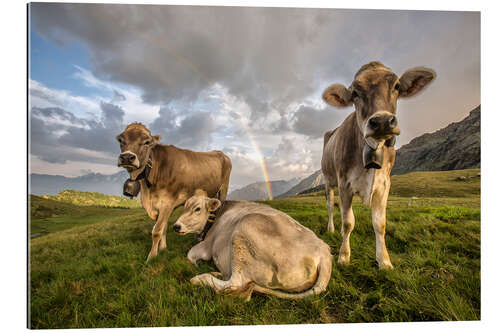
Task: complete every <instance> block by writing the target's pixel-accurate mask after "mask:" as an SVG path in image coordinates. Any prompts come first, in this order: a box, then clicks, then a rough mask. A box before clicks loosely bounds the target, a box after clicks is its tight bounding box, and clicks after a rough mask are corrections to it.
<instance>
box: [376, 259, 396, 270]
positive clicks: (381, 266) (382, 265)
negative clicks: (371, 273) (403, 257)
mask: <svg viewBox="0 0 500 333" xmlns="http://www.w3.org/2000/svg"><path fill="white" fill-rule="evenodd" d="M378 268H379V269H388V270H389V269H394V266H392V264H391V262H390V261H389V262H383V263H380V264H378Z"/></svg>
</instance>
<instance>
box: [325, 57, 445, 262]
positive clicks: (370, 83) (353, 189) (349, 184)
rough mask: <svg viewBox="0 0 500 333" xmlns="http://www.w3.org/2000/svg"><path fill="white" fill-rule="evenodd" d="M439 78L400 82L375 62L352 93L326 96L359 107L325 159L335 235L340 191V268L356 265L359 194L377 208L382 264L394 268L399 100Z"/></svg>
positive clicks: (339, 88)
mask: <svg viewBox="0 0 500 333" xmlns="http://www.w3.org/2000/svg"><path fill="white" fill-rule="evenodd" d="M434 77H435V73H434V71H432V70H430V69H427V68H423V67H417V68H413V69H410V70H408V71H406V72H405V73H404V74H403V75H402V76H401V77H399V78H398V76H397V75H396V74H394V73H393V72H392V70H391V69H390V68H388V67H386V66H384V65H383V64H381V63H380V62H376V61H374V62H370V63H369V64H366V65H364V66H362V67H361V69H360V70H359V71H358V72H357V73H356V75H355V76H354V81H353V82H352V84H351V86H350V87H349V88H346V87H345V86H344V85H342V84H334V85H332V86H330V87H328V88H327V89H326V90H325V91H324V93H323V100H324V101H325V102H326V103H328V104H330V105H332V106H336V107H346V106H350V105H352V104H354V107H355V111H354V112H353V113H351V114H350V115H349V116H348V117H347V118H346V119H345V120H344V122H343V123H342V124H341V125H340V126H339V127H337V128H336V129H335V130H333V131H328V132H326V133H325V137H324V146H323V157H322V160H321V169H322V171H323V175H324V176H325V190H326V197H327V206H328V230H329V231H331V232H333V231H334V226H333V208H334V200H333V187H334V186H338V188H339V196H340V213H341V217H342V230H341V234H342V245H341V247H340V251H339V258H338V262H339V263H341V264H348V263H349V261H350V255H351V249H350V245H349V236H350V234H351V231H352V230H353V229H354V214H353V212H352V198H353V195H354V194H357V195H359V196H360V197H361V199H362V200H363V202H364V203H365V204H366V205H371V207H372V208H371V210H372V224H373V229H374V231H375V237H376V257H377V262H378V265H379V267H380V268H392V264H391V260H390V258H389V254H388V253H387V248H386V246H385V225H386V206H387V197H388V196H389V189H390V186H391V179H390V174H391V170H392V167H393V165H394V160H395V157H396V152H395V150H394V136H395V135H399V133H400V131H399V127H398V124H397V119H396V104H397V99H398V98H399V97H410V96H413V95H415V94H416V93H417V92H419V91H421V90H422V88H424V87H425V86H427V85H428V84H429V83H430V82H431V81H432V80H433V79H434Z"/></svg>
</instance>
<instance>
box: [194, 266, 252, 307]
mask: <svg viewBox="0 0 500 333" xmlns="http://www.w3.org/2000/svg"><path fill="white" fill-rule="evenodd" d="M214 275H218V274H213V273H205V274H200V275H197V276H195V277H194V278H192V279H191V280H190V282H191V283H192V284H194V285H202V286H209V287H210V288H212V289H213V290H214V291H215V292H216V293H218V294H224V295H231V296H236V297H241V298H244V299H245V300H247V301H248V300H249V299H250V297H251V295H252V291H253V283H251V281H250V280H249V279H245V278H243V276H242V275H241V274H238V273H236V272H234V271H233V274H232V275H231V278H230V279H229V280H227V281H224V280H221V279H219V278H217V277H216V276H214Z"/></svg>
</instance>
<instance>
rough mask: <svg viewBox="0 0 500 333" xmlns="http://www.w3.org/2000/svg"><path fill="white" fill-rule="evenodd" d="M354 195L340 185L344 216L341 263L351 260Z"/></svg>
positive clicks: (341, 208) (339, 260) (341, 207)
mask: <svg viewBox="0 0 500 333" xmlns="http://www.w3.org/2000/svg"><path fill="white" fill-rule="evenodd" d="M352 196H353V194H352V193H351V191H349V190H348V189H342V188H341V186H339V197H340V214H341V217H342V230H341V232H340V233H341V234H342V245H341V246H340V251H339V259H338V263H339V264H344V265H347V264H349V261H350V260H351V245H350V243H349V237H350V236H351V232H352V230H353V229H354V213H353V212H352Z"/></svg>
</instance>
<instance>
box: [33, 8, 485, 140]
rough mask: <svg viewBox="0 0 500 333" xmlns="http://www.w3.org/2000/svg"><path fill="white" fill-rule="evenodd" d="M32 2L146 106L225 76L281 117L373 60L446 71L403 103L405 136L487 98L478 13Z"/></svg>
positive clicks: (256, 106)
mask: <svg viewBox="0 0 500 333" xmlns="http://www.w3.org/2000/svg"><path fill="white" fill-rule="evenodd" d="M31 8H32V18H33V23H34V25H35V27H36V29H37V31H38V32H40V33H41V34H42V35H44V36H45V37H47V38H49V39H51V40H53V41H55V42H57V43H60V44H65V43H71V42H73V41H74V40H78V41H80V42H83V43H85V44H86V45H87V47H88V49H89V51H90V53H91V55H92V64H93V69H92V70H93V73H94V75H96V76H97V77H99V78H101V79H106V80H113V81H117V82H123V83H128V84H132V85H134V86H136V87H139V88H141V89H142V91H143V92H144V94H143V99H144V101H146V102H148V103H159V104H167V103H169V102H171V101H172V100H177V101H179V100H183V101H189V102H191V101H192V100H193V99H196V97H197V96H198V94H199V93H200V92H201V91H202V90H203V89H206V88H207V87H209V86H211V85H212V84H213V83H216V82H217V83H219V84H221V85H223V86H225V87H227V88H228V91H229V92H230V93H231V94H233V95H234V96H237V97H240V98H243V100H245V101H246V102H247V103H248V105H249V106H250V107H251V108H252V115H251V119H252V120H254V119H256V118H259V117H265V116H266V114H267V113H269V110H270V107H271V106H272V107H273V108H275V109H277V110H278V111H279V112H280V114H282V115H283V112H284V110H285V109H286V107H287V106H288V105H290V103H293V102H295V103H299V104H300V103H301V102H303V101H304V100H305V99H307V98H311V97H312V98H316V99H317V98H319V96H320V94H321V90H322V89H324V88H326V87H327V86H328V85H329V84H331V83H333V82H341V83H344V84H346V85H349V84H350V82H351V80H352V78H353V76H354V73H355V72H356V71H357V70H358V69H359V67H360V66H361V65H362V64H364V63H367V62H369V61H372V60H380V61H382V62H383V63H385V64H386V65H388V66H389V67H391V68H392V69H393V70H394V71H395V72H396V73H397V74H398V75H401V74H402V73H403V72H404V71H405V70H406V69H408V68H409V67H413V66H417V65H426V66H428V67H431V68H433V69H434V70H436V72H437V73H438V80H436V82H435V83H434V85H433V87H432V91H433V93H426V95H425V97H422V98H419V101H418V103H412V102H408V103H403V108H404V109H405V111H404V114H403V115H402V116H401V120H402V122H401V126H402V130H403V134H402V137H401V138H403V141H408V140H409V139H411V138H412V137H414V136H416V135H417V134H421V133H422V132H425V131H428V130H430V129H431V130H434V129H436V127H438V128H439V127H441V126H444V125H446V124H447V123H449V122H450V121H452V120H453V121H456V120H459V119H460V118H462V117H463V116H465V114H466V113H467V112H468V111H469V110H470V109H472V108H473V107H475V106H476V104H479V102H480V100H479V98H480V97H479V96H480V93H479V71H480V67H479V61H480V59H479V40H480V38H479V23H480V16H479V13H464V12H426V11H396V10H394V11H382V10H334V9H294V8H245V7H202V6H193V7H190V6H167V5H164V6H146V5H102V4H62V3H61V4H49V3H45V4H41V3H35V4H33V5H32V7H31ZM323 116H325V117H326V114H325V115H323ZM312 117H316V118H317V117H321V115H318V114H314V115H313V116H312ZM289 119H291V118H289ZM423 119H424V120H423ZM425 119H432V122H429V121H426V120H425ZM405 124H406V125H405ZM311 125H314V124H311ZM337 125H338V124H337ZM271 126H274V127H276V124H274V125H271ZM286 127H287V126H284V125H283V124H281V125H280V126H279V127H278V128H286ZM297 129H298V130H300V131H302V132H307V133H309V134H308V135H314V134H313V133H312V132H310V131H311V130H312V129H311V130H309V129H306V128H303V127H301V126H299V127H297ZM316 135H318V134H316Z"/></svg>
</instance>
